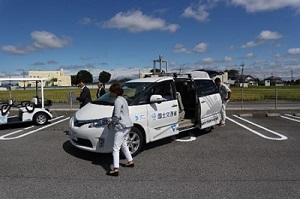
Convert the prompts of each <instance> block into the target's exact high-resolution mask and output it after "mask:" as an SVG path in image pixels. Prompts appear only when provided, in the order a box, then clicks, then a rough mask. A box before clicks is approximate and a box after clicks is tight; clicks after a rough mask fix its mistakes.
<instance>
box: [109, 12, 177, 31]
mask: <svg viewBox="0 0 300 199" xmlns="http://www.w3.org/2000/svg"><path fill="white" fill-rule="evenodd" d="M104 27H107V28H119V29H128V30H129V31H130V32H142V31H151V30H164V31H169V32H176V31H177V30H178V29H179V28H180V26H179V25H178V24H167V23H166V21H165V20H163V19H161V18H154V17H152V16H147V15H144V14H143V13H142V12H141V11H139V10H136V11H128V12H127V13H124V12H119V13H118V14H116V15H115V16H114V17H113V18H111V19H110V20H108V21H106V22H104Z"/></svg>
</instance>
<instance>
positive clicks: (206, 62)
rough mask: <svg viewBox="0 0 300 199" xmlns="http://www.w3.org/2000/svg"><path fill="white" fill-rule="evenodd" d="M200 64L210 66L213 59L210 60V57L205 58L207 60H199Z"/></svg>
mask: <svg viewBox="0 0 300 199" xmlns="http://www.w3.org/2000/svg"><path fill="white" fill-rule="evenodd" d="M201 62H202V63H205V64H211V63H213V62H215V59H214V58H211V57H207V58H203V59H202V60H201Z"/></svg>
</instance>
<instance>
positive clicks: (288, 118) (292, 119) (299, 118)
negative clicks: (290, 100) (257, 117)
mask: <svg viewBox="0 0 300 199" xmlns="http://www.w3.org/2000/svg"><path fill="white" fill-rule="evenodd" d="M285 115H286V116H289V117H286V116H280V117H282V118H284V119H287V120H291V121H294V122H300V117H297V116H294V115H290V114H285ZM291 117H293V118H291ZM294 118H296V119H294ZM297 119H298V120H297Z"/></svg>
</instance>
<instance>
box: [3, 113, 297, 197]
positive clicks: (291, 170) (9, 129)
mask: <svg viewBox="0 0 300 199" xmlns="http://www.w3.org/2000/svg"><path fill="white" fill-rule="evenodd" d="M71 115H72V113H68V112H63V111H62V112H57V113H56V114H55V118H54V119H53V120H52V121H51V122H50V123H49V124H48V125H46V126H42V127H40V126H31V124H27V125H20V126H2V127H1V130H0V159H1V161H0V167H1V169H0V192H1V198H299V196H300V166H299V165H300V145H299V143H300V131H299V128H300V117H299V116H294V115H290V114H281V115H280V116H276V117H266V116H265V115H264V114H257V115H256V114H254V115H253V116H252V117H239V115H238V114H232V113H231V114H229V115H228V120H227V123H226V126H225V127H219V126H216V127H215V129H214V130H213V131H212V132H210V133H207V134H205V133H201V132H199V131H195V130H194V131H188V132H186V133H184V134H181V135H178V136H176V137H175V136H174V137H170V138H167V139H164V140H161V141H158V142H154V143H150V144H148V145H147V146H146V149H145V150H144V151H143V152H142V153H140V154H139V155H138V156H136V157H134V161H135V165H136V166H135V167H134V168H120V176H119V177H110V176H106V175H105V173H106V171H107V170H109V168H110V165H111V163H112V156H111V154H94V153H90V152H85V151H81V150H78V149H76V148H74V147H73V146H72V145H71V144H70V142H69V141H68V139H69V137H68V121H69V117H70V116H71ZM124 161H125V160H121V162H124Z"/></svg>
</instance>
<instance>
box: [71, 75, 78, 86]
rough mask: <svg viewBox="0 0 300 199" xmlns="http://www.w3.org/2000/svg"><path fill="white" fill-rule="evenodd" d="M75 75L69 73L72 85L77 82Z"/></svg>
mask: <svg viewBox="0 0 300 199" xmlns="http://www.w3.org/2000/svg"><path fill="white" fill-rule="evenodd" d="M76 76H77V75H71V84H72V85H76V84H77V79H76Z"/></svg>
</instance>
